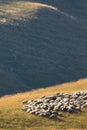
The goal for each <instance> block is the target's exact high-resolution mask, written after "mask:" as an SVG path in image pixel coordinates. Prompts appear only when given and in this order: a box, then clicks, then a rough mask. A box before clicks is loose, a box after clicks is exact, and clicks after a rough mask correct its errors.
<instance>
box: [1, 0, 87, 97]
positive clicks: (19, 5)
mask: <svg viewBox="0 0 87 130" xmlns="http://www.w3.org/2000/svg"><path fill="white" fill-rule="evenodd" d="M32 2H33V3H32ZM36 2H37V3H36ZM70 2H71V1H70ZM70 2H69V0H67V1H64V0H62V1H61V0H57V1H56V0H54V1H53V0H52V1H50V0H49V1H47V0H44V1H43V0H41V1H40V0H36V1H34V0H33V1H26V2H24V1H19V2H18V1H15V2H11V1H10V0H8V1H4V4H3V1H2V0H0V3H1V4H0V11H1V12H0V21H1V22H0V96H1V95H5V94H10V93H16V92H22V91H27V90H31V89H34V88H38V87H46V86H50V85H55V84H58V83H64V82H67V81H73V80H77V79H80V78H85V77H87V44H86V42H87V29H86V25H87V24H86V23H87V22H86V20H87V15H86V9H87V8H86V5H85V4H84V3H83V2H82V1H81V0H80V1H76V2H75V1H73V3H72V2H71V3H72V4H71V3H70ZM85 3H86V1H85ZM70 7H71V8H70ZM81 7H82V8H81ZM79 11H80V12H82V13H79Z"/></svg>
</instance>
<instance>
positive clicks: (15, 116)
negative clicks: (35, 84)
mask: <svg viewBox="0 0 87 130" xmlns="http://www.w3.org/2000/svg"><path fill="white" fill-rule="evenodd" d="M80 90H87V79H83V80H79V81H76V82H70V83H65V84H62V85H56V86H55V87H54V86H53V87H48V88H42V89H38V90H33V91H30V92H26V93H19V94H16V95H10V96H4V97H2V98H0V130H18V129H20V130H59V129H60V130H61V129H64V130H65V129H67V130H73V129H76V130H80V129H82V130H83V129H84V130H86V129H87V120H86V119H87V108H84V109H83V110H82V112H81V113H74V114H69V113H63V116H61V117H59V119H58V120H49V119H47V118H43V117H38V116H34V115H30V114H27V113H26V112H24V111H22V110H21V107H22V101H23V100H24V99H37V98H40V97H41V96H43V95H45V96H46V95H52V94H55V93H56V92H68V93H71V92H74V91H80Z"/></svg>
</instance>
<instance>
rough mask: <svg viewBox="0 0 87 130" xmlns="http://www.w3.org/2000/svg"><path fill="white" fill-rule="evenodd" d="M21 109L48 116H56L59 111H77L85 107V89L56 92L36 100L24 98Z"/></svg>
mask: <svg viewBox="0 0 87 130" xmlns="http://www.w3.org/2000/svg"><path fill="white" fill-rule="evenodd" d="M23 104H24V106H23V107H22V110H23V111H26V112H28V113H30V114H35V115H39V116H43V117H48V118H57V117H58V115H59V111H64V112H70V113H73V112H77V111H81V109H82V108H84V107H87V91H80V92H74V93H72V94H68V93H56V94H55V95H53V96H43V97H41V98H40V99H37V100H29V101H28V100H24V101H23Z"/></svg>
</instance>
